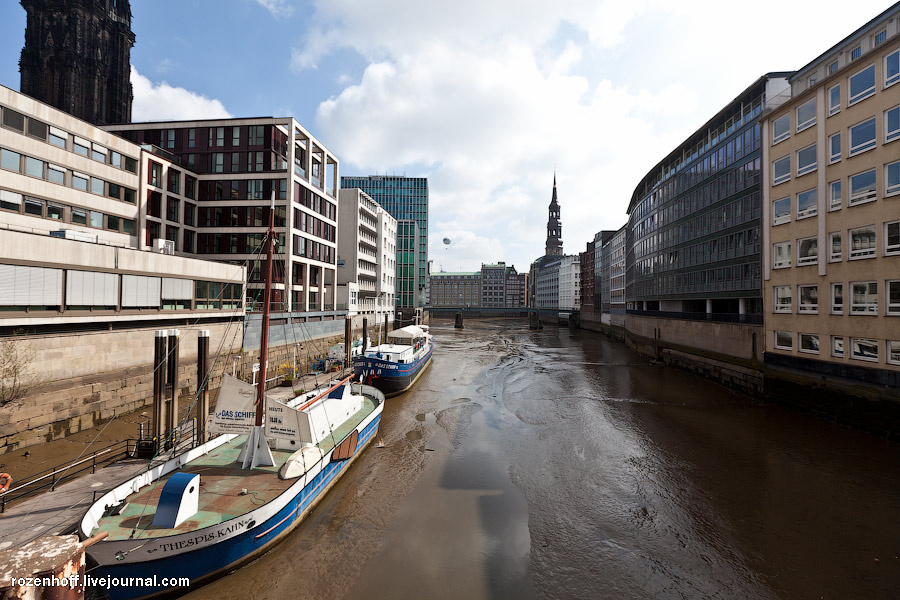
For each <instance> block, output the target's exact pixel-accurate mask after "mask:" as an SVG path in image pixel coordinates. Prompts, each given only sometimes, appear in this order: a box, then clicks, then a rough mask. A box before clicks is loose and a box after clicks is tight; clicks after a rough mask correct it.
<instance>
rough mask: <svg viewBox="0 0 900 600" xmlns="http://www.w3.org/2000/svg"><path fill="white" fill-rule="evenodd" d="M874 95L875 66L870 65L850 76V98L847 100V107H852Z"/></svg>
mask: <svg viewBox="0 0 900 600" xmlns="http://www.w3.org/2000/svg"><path fill="white" fill-rule="evenodd" d="M874 93H875V65H871V66H869V67H866V68H865V69H863V70H862V71H859V72H858V73H856V74H854V75H851V76H850V97H849V98H847V106H852V105H853V104H856V103H857V102H859V101H860V100H863V99H865V98H868V97H869V96H871V95H872V94H874Z"/></svg>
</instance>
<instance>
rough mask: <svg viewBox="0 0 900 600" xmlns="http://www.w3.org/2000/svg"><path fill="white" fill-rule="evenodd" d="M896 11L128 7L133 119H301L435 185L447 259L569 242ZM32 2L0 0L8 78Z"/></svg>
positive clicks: (474, 5)
mask: <svg viewBox="0 0 900 600" xmlns="http://www.w3.org/2000/svg"><path fill="white" fill-rule="evenodd" d="M890 5H891V2H887V1H884V0H882V1H872V0H854V2H836V1H832V0H791V1H790V2H784V1H782V0H756V1H755V2H752V3H750V2H734V1H732V0H728V1H723V0H685V1H682V2H672V1H671V0H628V1H626V0H615V1H606V0H556V1H555V2H546V0H541V1H538V0H505V1H503V0H454V1H453V2H450V1H449V0H441V1H437V2H423V1H422V0H374V1H373V0H368V1H366V0H312V1H308V0H131V6H132V12H133V18H132V29H133V30H134V33H135V36H136V43H135V46H134V48H133V49H132V52H131V63H132V84H133V86H134V96H135V99H134V105H133V110H132V112H133V114H132V117H133V120H135V121H146V120H164V119H165V120H168V119H187V118H213V117H222V116H234V117H252V116H279V117H280V116H293V117H294V118H296V119H297V120H298V121H299V122H300V123H302V124H303V125H304V126H305V127H306V128H307V129H309V130H310V131H311V132H312V133H313V135H315V136H316V137H317V138H319V140H320V141H321V142H322V143H323V144H324V145H325V146H326V147H327V148H328V149H329V150H331V151H332V152H333V153H335V154H336V155H337V157H338V159H339V161H340V173H341V174H342V175H373V174H393V175H407V176H410V177H428V180H429V195H430V198H429V203H430V205H429V224H428V227H429V238H430V239H429V255H430V258H431V259H432V260H434V261H435V264H436V265H439V266H440V267H443V270H445V271H475V270H478V269H479V268H480V265H481V264H482V263H494V262H498V261H504V262H506V263H507V264H508V265H509V264H512V265H515V266H516V268H517V270H518V271H519V272H522V271H527V270H528V265H529V264H530V263H531V262H532V261H533V260H534V259H536V258H538V257H540V256H542V255H543V254H544V242H545V240H546V225H547V208H548V205H549V202H550V197H551V192H552V186H553V177H554V173H555V174H556V179H557V191H558V196H559V203H560V207H561V209H560V212H561V220H562V234H563V244H564V251H565V253H567V254H577V253H578V252H583V251H584V249H585V244H586V243H587V242H589V241H591V240H593V237H594V234H595V233H597V232H598V231H600V230H603V229H618V228H619V227H621V226H622V225H623V224H624V223H625V221H626V219H627V215H626V213H625V211H626V209H627V207H628V202H629V200H630V199H631V194H632V192H633V191H634V188H635V187H636V186H637V184H638V183H639V181H640V180H641V179H642V178H643V177H644V176H645V175H646V174H647V173H648V172H649V171H650V170H651V169H652V168H653V167H654V166H655V165H656V164H657V163H658V162H659V161H660V160H661V159H662V158H663V157H665V156H666V155H667V154H668V153H669V152H670V151H671V150H673V149H674V148H675V147H676V146H677V145H678V144H679V143H680V142H681V141H683V140H684V139H685V138H687V137H688V136H689V135H690V134H691V133H693V132H694V131H696V130H697V129H698V128H699V127H700V126H702V125H703V124H704V123H705V122H706V121H707V120H709V119H710V118H711V117H712V116H713V115H714V114H715V113H717V112H718V111H719V110H720V109H721V108H722V107H723V106H724V105H725V104H727V103H728V102H729V101H731V100H732V99H734V98H735V97H736V96H737V95H738V94H740V93H741V92H742V91H743V90H744V89H746V88H747V87H748V86H749V85H750V84H751V83H753V82H754V81H755V80H756V79H758V78H759V77H760V76H761V75H763V74H764V73H767V72H772V71H790V70H796V69H799V68H801V67H802V66H804V65H805V64H807V63H808V62H810V61H811V60H813V59H814V58H816V57H817V56H819V55H820V54H822V53H823V52H825V51H826V50H828V49H829V48H830V47H831V46H833V45H834V44H836V43H837V42H839V41H840V40H841V39H843V38H844V37H846V36H848V35H850V34H851V33H852V32H853V31H854V30H856V29H857V28H859V27H860V26H862V25H864V24H865V23H866V22H868V21H869V20H871V19H872V18H874V17H875V16H876V15H877V14H879V13H880V12H882V11H884V10H885V9H886V8H888V7H889V6H890ZM24 39H25V11H24V9H23V8H22V7H21V6H20V5H19V3H18V2H15V1H14V0H0V84H2V85H5V86H7V87H9V88H12V89H15V90H18V89H19V72H18V60H19V55H20V53H21V49H22V46H23V45H24ZM445 237H446V238H449V239H450V240H451V243H450V244H449V246H447V245H444V244H443V243H442V240H443V238H445Z"/></svg>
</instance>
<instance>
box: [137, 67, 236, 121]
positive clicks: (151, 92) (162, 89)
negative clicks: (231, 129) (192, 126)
mask: <svg viewBox="0 0 900 600" xmlns="http://www.w3.org/2000/svg"><path fill="white" fill-rule="evenodd" d="M131 85H132V86H133V88H134V103H133V105H132V107H131V119H132V121H134V122H141V121H180V120H186V119H221V118H230V117H231V116H232V115H231V113H229V112H228V111H227V110H225V107H224V106H222V103H221V102H219V101H218V100H216V99H211V98H207V97H206V96H202V95H200V94H197V93H194V92H191V91H189V90H186V89H184V88H181V87H172V86H171V85H169V84H168V83H166V82H165V81H163V82H160V83H158V84H155V85H154V83H153V82H151V81H150V80H149V79H148V78H146V77H144V76H143V75H141V74H140V73H138V71H137V69H135V68H134V66H133V65H132V67H131Z"/></svg>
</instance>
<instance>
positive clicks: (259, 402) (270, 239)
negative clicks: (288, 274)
mask: <svg viewBox="0 0 900 600" xmlns="http://www.w3.org/2000/svg"><path fill="white" fill-rule="evenodd" d="M274 242H275V190H274V189H273V190H272V204H271V206H270V207H269V231H268V233H266V272H265V275H266V279H265V280H266V288H265V290H264V291H263V313H262V330H261V331H260V334H259V383H258V384H257V386H256V426H257V427H259V426H260V425H262V424H263V413H264V412H265V410H266V362H267V360H268V357H269V356H268V355H269V348H268V346H269V309H270V306H271V301H272V246H273V245H274Z"/></svg>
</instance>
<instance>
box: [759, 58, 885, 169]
mask: <svg viewBox="0 0 900 600" xmlns="http://www.w3.org/2000/svg"><path fill="white" fill-rule="evenodd" d="M883 72H884V85H883V88H882V89H886V88H889V87H890V86H892V85H894V84H895V83H897V82H900V50H898V51H896V52H892V53H891V54H888V55H887V56H885V57H884V70H883ZM875 87H876V85H875V65H874V64H871V65H869V66H867V67H865V68H864V69H862V70H859V71H857V72H856V73H854V74H852V75H850V76H849V77H847V91H848V96H847V100H846V101H847V106H853V105H854V104H856V103H857V102H861V101H862V100H865V99H866V98H868V97H869V96H871V95H873V94H874V93H875ZM826 96H827V102H828V116H829V117H830V116H832V115H835V114H837V113H839V112H840V111H841V84H840V83H838V84H836V85H834V86H832V87H830V88H829V89H828V93H827V94H826ZM794 115H795V118H796V127H795V132H796V133H799V132H801V131H803V130H804V129H808V128H810V127H812V126H813V125H815V124H816V99H815V98H812V99H810V100H809V101H807V102H804V103H803V104H801V105H800V106H798V107H797V108H796V109H795V110H794ZM790 136H791V113H786V114H784V115H782V116H780V117H778V118H777V119H774V120H773V121H772V145H773V146H774V145H775V144H778V143H780V142H783V141H784V140H786V139H788V138H789V137H790ZM851 155H852V154H851Z"/></svg>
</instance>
